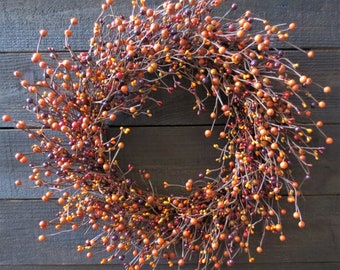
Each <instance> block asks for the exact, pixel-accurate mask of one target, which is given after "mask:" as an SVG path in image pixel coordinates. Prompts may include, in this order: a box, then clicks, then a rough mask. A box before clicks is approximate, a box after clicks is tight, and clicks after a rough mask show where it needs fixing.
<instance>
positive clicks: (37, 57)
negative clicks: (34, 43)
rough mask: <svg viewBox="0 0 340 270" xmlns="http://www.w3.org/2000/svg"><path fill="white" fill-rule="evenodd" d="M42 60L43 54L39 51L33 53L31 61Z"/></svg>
mask: <svg viewBox="0 0 340 270" xmlns="http://www.w3.org/2000/svg"><path fill="white" fill-rule="evenodd" d="M40 60H41V54H40V53H38V52H36V53H33V55H32V57H31V61H32V62H33V63H38V62H39V61H40Z"/></svg>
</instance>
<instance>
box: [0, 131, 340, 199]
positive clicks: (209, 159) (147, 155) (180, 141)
mask: <svg viewBox="0 0 340 270" xmlns="http://www.w3.org/2000/svg"><path fill="white" fill-rule="evenodd" d="M207 128H208V126H194V127H191V126H183V127H175V126H174V127H135V128H132V129H131V132H130V134H129V135H126V136H125V137H123V141H124V142H125V144H126V147H125V148H124V150H123V151H121V152H120V154H119V158H118V160H119V163H120V166H122V168H126V167H127V165H128V164H129V163H132V164H133V165H134V166H136V168H138V169H147V170H148V171H149V172H150V173H151V174H152V182H153V184H154V185H155V187H156V188H157V189H158V192H160V193H163V192H164V191H163V188H162V186H163V181H168V182H169V183H175V184H184V183H185V181H186V180H187V179H189V178H191V177H196V176H197V175H198V174H199V173H200V172H202V171H203V172H204V171H205V169H207V168H215V167H217V164H216V163H215V158H216V157H217V155H218V154H219V153H218V152H217V151H216V150H215V149H213V147H212V146H213V144H214V143H218V140H215V139H213V138H212V139H206V138H205V137H204V136H203V133H204V130H205V129H207ZM217 129H218V127H217ZM324 131H325V132H326V133H327V134H329V135H330V136H333V137H334V138H338V135H339V134H340V125H334V126H333V125H331V126H325V128H324ZM218 133H219V132H218V131H217V132H216V137H217V134H218ZM111 134H116V133H114V132H113V131H112V133H111ZM33 143H34V142H33V141H31V140H29V139H28V138H27V135H26V134H25V133H24V132H22V131H18V130H1V131H0V144H1V146H2V153H3V154H2V155H1V156H0V171H1V174H0V199H11V198H12V199H14V198H15V199H21V198H26V199H28V198H40V197H41V196H42V195H43V190H42V189H30V188H28V189H27V187H28V186H31V185H33V183H32V182H30V181H29V180H25V179H28V176H29V175H30V173H31V171H30V168H29V167H28V165H27V164H25V165H22V164H20V163H19V162H18V161H17V160H15V159H14V155H15V153H16V152H18V151H20V152H24V153H25V152H26V151H30V145H31V144H33ZM315 144H316V145H323V139H321V137H318V138H317V139H316V140H315ZM339 152H340V140H335V142H334V145H332V146H330V147H329V148H328V149H327V151H326V153H325V154H324V155H322V156H321V157H320V160H319V161H318V162H315V161H313V160H311V162H313V163H314V165H315V166H314V168H312V173H311V175H312V179H311V180H310V181H308V182H305V184H304V186H303V192H304V194H305V195H316V194H320V195H321V194H340V184H339V179H338V177H339V174H340V171H339V169H340V168H339V167H340V166H338V164H339V161H338V159H337V158H335V157H337V155H338V153H339ZM296 169H297V171H296V172H297V173H296V174H295V175H296V179H299V180H301V179H303V178H304V174H302V173H300V171H299V170H298V167H296ZM325 173H326V174H327V177H325ZM131 177H132V178H133V179H139V175H137V173H131ZM16 179H22V180H23V183H24V186H22V187H16V186H15V185H14V181H15V180H16ZM169 192H170V191H169ZM171 192H173V190H171Z"/></svg>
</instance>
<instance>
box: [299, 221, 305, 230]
mask: <svg viewBox="0 0 340 270" xmlns="http://www.w3.org/2000/svg"><path fill="white" fill-rule="evenodd" d="M298 226H299V228H301V229H303V228H304V227H305V226H306V223H305V222H304V221H302V220H301V221H299V223H298Z"/></svg>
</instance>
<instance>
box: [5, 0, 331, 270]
mask: <svg viewBox="0 0 340 270" xmlns="http://www.w3.org/2000/svg"><path fill="white" fill-rule="evenodd" d="M222 2H223V1H222V0H179V1H165V2H164V3H163V4H162V5H161V6H159V7H156V8H150V7H148V6H147V5H146V3H145V1H144V0H133V1H132V12H131V15H130V16H129V17H127V16H123V15H115V11H114V8H113V0H106V3H103V4H102V6H101V13H100V15H99V17H98V18H97V19H96V20H95V22H94V27H93V36H92V38H91V39H90V45H89V49H88V51H84V52H80V53H79V52H76V51H75V50H73V49H72V48H71V45H70V43H69V39H70V37H71V36H72V28H73V26H74V25H76V24H77V23H78V20H77V19H76V18H72V19H71V22H70V26H69V27H68V28H67V29H66V30H65V33H64V34H65V49H67V50H68V52H69V55H68V56H66V57H65V56H64V55H62V54H61V53H60V52H57V51H56V50H54V49H53V48H49V52H50V55H49V57H43V56H42V54H41V53H40V52H39V45H40V41H41V39H42V38H43V37H45V36H46V35H47V30H44V29H43V30H41V31H40V38H39V44H38V49H37V51H36V52H35V53H33V55H32V58H31V60H32V62H33V63H36V64H37V65H38V66H39V67H40V68H41V69H42V70H43V72H44V77H43V78H41V79H40V80H38V81H35V82H29V81H28V80H26V79H25V78H23V77H22V75H21V73H20V71H15V72H14V75H15V76H16V77H18V78H20V82H21V85H22V87H24V88H25V89H27V91H28V93H29V97H28V98H27V100H26V105H25V108H26V109H27V110H28V111H29V112H31V113H33V114H34V115H35V116H36V120H35V121H34V122H32V123H31V124H30V123H26V122H25V121H22V120H12V119H11V117H10V116H9V115H4V116H3V121H6V122H13V123H15V126H16V128H18V129H21V130H23V131H25V132H27V133H28V136H29V138H30V139H33V140H34V142H35V143H34V144H32V151H31V152H30V153H21V152H19V153H17V154H16V155H15V158H16V159H17V160H19V161H20V162H21V163H28V164H29V166H30V167H31V168H32V174H31V175H30V176H29V179H30V180H32V181H33V182H34V186H36V187H42V188H45V191H44V195H43V196H42V200H43V201H49V200H51V199H56V200H57V202H58V204H59V205H60V211H59V212H58V213H57V217H56V218H54V219H52V220H49V221H47V220H42V221H41V222H40V223H39V226H40V228H41V229H43V230H44V229H46V228H47V227H50V226H52V227H53V226H54V227H55V229H56V230H57V231H69V230H77V229H79V228H81V227H84V228H86V229H87V230H91V231H92V232H93V234H91V235H92V236H93V237H92V236H91V237H90V238H89V239H86V240H85V241H84V244H83V245H79V246H78V247H77V249H78V251H85V252H86V256H87V257H88V258H91V257H92V256H93V255H94V254H97V253H98V254H101V255H102V258H101V263H109V262H111V261H114V260H119V261H121V263H122V264H123V265H124V266H125V268H126V269H135V270H137V269H140V268H141V267H142V266H143V265H150V266H151V267H152V268H155V267H156V266H157V263H158V262H159V261H161V260H166V261H167V262H168V265H169V266H170V267H171V266H173V265H178V266H179V267H180V266H183V265H184V264H185V263H186V262H188V261H191V262H192V261H196V262H197V269H207V268H215V269H219V268H221V267H222V266H224V265H227V266H232V265H233V264H234V259H235V257H236V256H237V255H238V254H239V253H241V252H244V253H247V254H248V255H249V262H253V261H254V257H253V256H252V253H253V251H254V250H256V252H259V253H260V252H262V243H263V239H264V236H265V234H266V233H268V232H273V233H276V234H277V235H278V236H279V239H280V241H284V240H285V235H284V233H283V226H282V216H283V215H285V214H286V212H287V210H286V209H285V208H283V207H282V206H281V204H280V202H281V199H282V198H286V199H287V200H288V202H289V203H291V204H292V207H291V209H290V212H292V215H293V217H294V218H295V219H297V223H298V226H299V227H300V228H303V227H304V226H305V222H304V221H303V219H302V215H301V213H300V210H299V207H298V199H299V197H300V196H301V191H300V186H301V184H302V183H303V182H304V180H305V179H296V178H295V177H294V175H293V167H296V165H297V164H298V165H299V166H300V167H301V168H302V169H303V171H304V172H305V177H306V179H307V178H309V177H310V167H311V166H312V165H311V164H310V161H309V156H311V157H313V158H315V159H318V156H319V154H320V153H322V152H323V151H324V149H325V147H324V146H313V145H312V142H311V139H312V136H311V134H312V133H313V132H315V131H319V132H320V134H321V135H322V136H324V137H325V144H331V143H332V141H333V140H332V138H330V137H327V136H326V135H325V134H324V133H323V132H322V131H321V130H320V127H321V126H322V125H323V124H322V122H321V121H313V120H311V119H310V115H311V108H313V107H320V108H324V107H325V102H324V101H320V100H316V99H315V98H314V97H313V95H312V93H311V92H315V91H316V90H315V88H318V89H323V91H324V93H329V92H330V91H331V88H330V87H329V86H326V87H321V86H320V85H318V84H316V83H314V82H313V81H312V79H311V78H310V77H308V76H307V75H305V74H301V73H300V72H299V71H298V69H297V68H298V65H297V64H293V63H292V62H291V61H290V60H289V58H287V57H286V56H285V53H284V51H283V50H280V49H276V48H277V47H278V46H279V44H288V45H290V46H293V47H294V45H292V44H290V43H289V41H288V39H289V32H290V31H292V30H294V29H295V27H296V26H295V23H291V24H289V25H286V24H279V25H275V24H270V23H269V22H268V21H267V20H264V19H261V18H258V17H256V16H253V15H252V13H251V11H246V12H245V13H243V14H242V15H241V16H240V17H238V18H237V19H232V18H231V17H232V14H233V13H235V10H236V9H237V5H236V4H231V5H230V6H229V7H228V6H227V5H226V4H225V5H224V6H227V9H226V10H225V14H224V15H222V16H215V15H214V13H213V10H214V9H215V8H216V7H220V6H221V5H222ZM294 48H296V47H294ZM299 50H300V51H302V52H303V53H305V54H306V55H307V56H308V57H309V58H312V57H313V55H314V52H313V51H308V52H306V51H303V50H302V49H299ZM311 90H313V91H311ZM156 91H158V92H159V91H165V92H169V93H172V92H174V91H186V92H189V93H190V94H192V96H193V104H194V110H196V111H197V114H200V113H210V118H211V128H210V129H208V130H205V131H204V132H203V133H204V135H205V136H206V137H211V136H214V137H216V141H217V143H216V144H214V148H215V149H216V152H217V155H216V157H217V158H216V164H217V165H216V168H210V169H206V170H205V173H201V174H199V175H198V177H196V178H195V177H193V178H192V179H189V180H187V181H186V183H185V184H184V185H183V186H181V187H180V188H181V189H182V190H183V192H180V194H167V193H166V192H156V191H155V189H154V188H153V185H152V182H151V180H150V178H151V174H150V173H149V172H148V171H146V170H142V169H138V168H137V169H136V168H135V166H136V165H128V166H126V167H122V166H120V164H119V153H120V151H122V149H123V148H124V146H125V145H124V142H123V137H124V136H125V135H126V134H128V133H129V132H130V128H128V127H125V126H123V127H121V128H120V129H119V131H118V132H117V134H115V136H112V137H108V136H107V132H106V130H107V128H108V124H109V123H112V122H114V121H115V120H116V118H117V116H119V115H121V114H125V115H129V116H131V117H134V118H137V119H138V117H139V116H140V115H147V116H150V117H151V116H152V111H151V110H150V109H149V108H150V106H149V105H150V104H151V103H156V104H157V105H161V104H162V101H161V100H157V98H155V94H154V92H156ZM206 102H210V103H211V104H213V105H212V106H211V107H208V106H206ZM210 103H209V104H210ZM217 124H218V125H219V127H222V129H221V130H222V131H220V132H216V131H215V130H216V128H215V127H216V125H217ZM217 133H218V134H217ZM150 154H152V153H150ZM35 156H39V157H43V161H41V159H40V161H36V160H35V159H34V158H33V157H35ZM140 165H141V164H137V167H139V166H140ZM204 169H205V168H204ZM131 171H137V172H138V173H139V174H140V175H141V178H142V179H143V181H141V180H140V179H131V177H130V172H131ZM141 182H142V183H141ZM16 184H17V185H21V184H22V183H21V181H20V180H18V181H17V182H16ZM169 186H171V183H167V182H164V189H166V188H167V187H169ZM163 194H165V195H163ZM257 230H259V231H257ZM256 231H257V232H259V233H260V235H261V234H262V237H260V240H259V242H258V243H256V244H255V246H254V247H253V244H254V243H252V241H251V239H252V235H253V234H255V232H256ZM46 237H47V236H46V235H44V234H42V235H40V236H39V240H40V241H43V240H45V238H46ZM103 254H104V255H103ZM131 255H132V256H131Z"/></svg>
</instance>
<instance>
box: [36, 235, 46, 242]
mask: <svg viewBox="0 0 340 270" xmlns="http://www.w3.org/2000/svg"><path fill="white" fill-rule="evenodd" d="M45 239H46V236H45V235H43V234H41V235H39V237H38V241H40V242H42V241H45Z"/></svg>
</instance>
